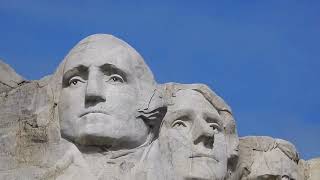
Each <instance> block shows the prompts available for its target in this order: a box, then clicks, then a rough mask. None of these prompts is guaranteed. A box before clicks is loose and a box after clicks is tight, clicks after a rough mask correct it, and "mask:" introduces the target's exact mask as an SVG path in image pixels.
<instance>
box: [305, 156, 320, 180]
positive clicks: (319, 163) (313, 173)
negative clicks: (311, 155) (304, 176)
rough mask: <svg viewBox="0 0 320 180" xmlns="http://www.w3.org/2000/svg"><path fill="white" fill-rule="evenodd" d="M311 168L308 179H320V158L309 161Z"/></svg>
mask: <svg viewBox="0 0 320 180" xmlns="http://www.w3.org/2000/svg"><path fill="white" fill-rule="evenodd" d="M307 164H308V168H309V171H308V172H309V179H308V180H319V179H320V158H316V159H311V160H309V161H307Z"/></svg>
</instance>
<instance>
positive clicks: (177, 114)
mask: <svg viewBox="0 0 320 180" xmlns="http://www.w3.org/2000/svg"><path fill="white" fill-rule="evenodd" d="M191 116H192V110H189V109H181V110H176V111H174V114H173V116H172V119H171V120H170V121H172V122H173V121H175V120H177V119H179V118H184V119H186V117H190V119H192V117H191Z"/></svg>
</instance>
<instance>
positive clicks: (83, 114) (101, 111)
mask: <svg viewBox="0 0 320 180" xmlns="http://www.w3.org/2000/svg"><path fill="white" fill-rule="evenodd" d="M91 113H95V114H105V115H110V114H109V113H107V112H106V111H103V110H89V111H85V112H83V113H81V114H80V115H79V117H83V116H85V115H87V114H91Z"/></svg>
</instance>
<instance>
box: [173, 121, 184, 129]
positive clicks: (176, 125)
mask: <svg viewBox="0 0 320 180" xmlns="http://www.w3.org/2000/svg"><path fill="white" fill-rule="evenodd" d="M172 127H173V128H184V127H187V125H186V123H185V122H184V121H182V120H176V121H174V122H173V124H172Z"/></svg>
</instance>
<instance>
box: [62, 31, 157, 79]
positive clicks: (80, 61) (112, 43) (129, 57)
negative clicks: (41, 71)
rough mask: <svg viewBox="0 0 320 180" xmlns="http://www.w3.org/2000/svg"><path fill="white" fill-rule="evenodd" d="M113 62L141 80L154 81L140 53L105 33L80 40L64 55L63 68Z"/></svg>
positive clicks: (65, 69)
mask: <svg viewBox="0 0 320 180" xmlns="http://www.w3.org/2000/svg"><path fill="white" fill-rule="evenodd" d="M103 64H113V65H115V66H116V67H117V68H119V69H122V70H124V71H126V72H128V73H129V74H133V75H135V76H136V77H138V79H141V80H143V81H149V82H151V83H153V82H154V79H153V74H152V73H151V71H150V69H149V67H148V66H147V65H146V63H145V62H144V60H143V58H142V57H141V56H140V54H139V53H138V52H137V51H135V50H134V49H133V48H132V47H131V46H130V45H129V44H127V43H125V42H124V41H122V40H120V39H118V38H116V37H114V36H112V35H107V34H96V35H91V36H89V37H87V38H85V39H83V40H81V41H80V42H79V43H78V44H77V45H76V46H75V47H74V48H73V49H72V50H71V51H70V52H69V54H68V55H67V56H66V58H65V64H64V70H63V72H66V71H67V70H69V69H72V68H74V67H77V66H78V65H85V66H90V65H96V66H101V65H103Z"/></svg>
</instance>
